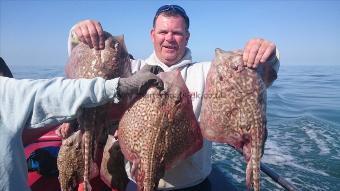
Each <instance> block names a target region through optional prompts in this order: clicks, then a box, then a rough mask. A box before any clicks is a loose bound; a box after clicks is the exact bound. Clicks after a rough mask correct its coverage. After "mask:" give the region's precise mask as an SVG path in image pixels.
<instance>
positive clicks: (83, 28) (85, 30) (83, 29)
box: [80, 26, 93, 48]
mask: <svg viewBox="0 0 340 191" xmlns="http://www.w3.org/2000/svg"><path fill="white" fill-rule="evenodd" d="M80 29H81V33H82V34H83V36H84V39H85V43H86V44H87V45H89V47H90V48H93V44H92V40H91V35H90V32H89V30H88V28H87V26H81V27H80Z"/></svg>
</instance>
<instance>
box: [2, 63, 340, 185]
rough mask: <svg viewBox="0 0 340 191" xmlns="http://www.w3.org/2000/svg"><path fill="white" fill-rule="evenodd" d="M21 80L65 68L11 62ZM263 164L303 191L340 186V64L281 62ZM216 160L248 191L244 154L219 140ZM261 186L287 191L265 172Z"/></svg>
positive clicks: (270, 101)
mask: <svg viewBox="0 0 340 191" xmlns="http://www.w3.org/2000/svg"><path fill="white" fill-rule="evenodd" d="M9 67H10V68H11V70H12V72H13V75H14V76H15V77H16V78H33V79H38V78H52V77H57V76H64V66H62V65H60V66H48V65H45V66H16V67H13V66H11V65H10V66H9ZM267 120H268V123H267V128H268V138H267V141H266V144H265V150H264V155H263V158H262V162H263V163H264V164H266V165H267V166H268V167H269V168H270V169H272V170H274V171H275V172H276V173H277V174H279V176H280V177H281V178H284V179H286V180H287V181H288V182H290V183H291V184H293V185H294V186H295V187H296V188H297V189H298V190H302V191H313V190H317V191H324V190H325V191H326V190H327V191H328V190H330V191H333V190H334V191H339V190H340V65H331V64H329V65H305V66H304V65H294V64H290V65H284V64H282V65H281V68H280V71H279V76H278V79H277V80H276V81H275V82H274V84H273V85H272V86H271V87H270V88H268V90H267ZM212 160H213V164H214V165H215V166H216V167H217V168H219V169H220V170H221V171H222V172H223V174H225V176H226V177H227V178H229V179H230V180H231V181H232V183H233V184H234V185H235V186H236V187H237V188H238V189H239V190H246V186H245V168H246V163H245V161H244V158H243V156H241V155H240V154H239V153H238V152H236V151H235V150H234V149H233V148H231V147H230V146H228V145H225V144H220V143H214V144H213V156H212ZM261 190H270V191H276V190H277V191H279V190H285V189H283V188H282V187H281V186H280V185H278V184H277V183H275V182H274V181H273V180H272V179H271V178H270V177H269V176H267V175H266V174H264V173H263V172H262V173H261Z"/></svg>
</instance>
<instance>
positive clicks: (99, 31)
mask: <svg viewBox="0 0 340 191" xmlns="http://www.w3.org/2000/svg"><path fill="white" fill-rule="evenodd" d="M94 26H95V28H96V31H97V35H98V41H99V42H98V46H99V49H101V50H102V49H104V48H105V34H104V30H103V27H102V25H101V24H100V22H95V25H94Z"/></svg>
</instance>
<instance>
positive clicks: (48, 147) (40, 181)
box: [25, 127, 237, 191]
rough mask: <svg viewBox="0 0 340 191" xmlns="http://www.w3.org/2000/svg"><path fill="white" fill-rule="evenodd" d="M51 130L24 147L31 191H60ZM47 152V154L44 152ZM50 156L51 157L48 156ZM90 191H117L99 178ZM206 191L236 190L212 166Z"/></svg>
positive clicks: (132, 190) (132, 186) (56, 148)
mask: <svg viewBox="0 0 340 191" xmlns="http://www.w3.org/2000/svg"><path fill="white" fill-rule="evenodd" d="M56 128H58V127H54V128H52V129H51V130H50V131H49V132H48V133H46V134H43V135H42V136H40V137H39V138H38V139H36V140H34V141H33V142H31V143H30V144H28V145H26V146H25V156H26V160H27V162H28V167H29V172H28V185H29V186H30V187H31V189H32V191H45V190H49V191H60V185H59V181H58V173H57V169H56V157H57V154H58V151H59V148H60V146H61V138H60V137H59V136H58V135H57V134H55V129H56ZM44 151H47V152H48V153H47V152H44ZM37 155H41V156H40V158H43V160H44V163H45V164H47V165H45V166H44V169H39V168H38V167H37V164H35V162H36V161H35V160H32V159H36V158H39V157H37ZM49 155H52V156H49ZM90 183H91V186H92V191H118V190H117V189H114V188H110V187H108V186H107V185H106V184H105V183H104V182H103V181H102V180H101V179H100V178H99V176H98V177H95V178H94V179H92V180H91V181H90ZM203 189H204V190H206V191H220V190H225V191H236V190H237V188H236V187H235V186H234V185H233V184H232V183H231V180H230V178H227V177H226V176H225V175H224V174H223V173H222V171H221V170H219V169H218V168H217V167H216V166H213V168H212V172H211V174H210V175H209V177H208V184H205V188H203ZM135 190H136V184H135V183H134V182H133V181H130V182H129V184H128V186H127V188H126V191H135ZM78 191H82V186H78Z"/></svg>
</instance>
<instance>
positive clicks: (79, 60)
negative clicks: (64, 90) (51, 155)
mask: <svg viewBox="0 0 340 191" xmlns="http://www.w3.org/2000/svg"><path fill="white" fill-rule="evenodd" d="M105 39H106V40H105V49H104V50H94V49H90V48H89V46H88V45H86V44H84V43H79V44H78V45H77V46H76V47H74V48H73V49H72V52H71V56H70V59H69V61H68V64H67V65H66V68H65V71H66V76H67V77H68V78H95V77H102V78H104V79H112V78H114V77H118V76H120V77H124V76H128V75H130V73H131V72H130V68H131V67H130V60H129V56H128V53H127V51H126V48H125V44H124V40H123V37H114V36H112V35H111V34H109V33H107V32H105ZM112 107H113V104H111V103H108V104H106V105H103V106H100V107H96V108H83V109H82V111H81V112H80V113H79V115H78V118H77V121H78V123H79V126H80V129H81V130H82V132H83V135H82V137H83V139H82V141H81V142H82V145H83V148H84V152H82V153H81V154H82V155H78V157H84V165H83V166H84V173H83V181H84V190H85V191H87V190H91V186H90V183H89V176H90V169H94V168H93V167H91V166H92V165H96V164H95V163H94V162H97V161H96V157H95V156H96V155H97V152H96V149H97V148H98V145H104V144H105V142H106V138H107V132H108V131H109V130H108V128H109V127H110V124H111V121H110V115H111V113H112V112H111V110H112ZM62 147H63V146H62ZM66 156H67V155H64V154H63V153H61V154H59V158H60V159H58V161H68V162H61V164H60V165H58V166H60V168H59V171H61V172H60V175H59V181H60V182H72V181H70V180H74V177H72V176H73V175H74V174H75V173H68V174H67V173H64V172H63V170H65V169H66V168H63V167H62V165H77V164H72V163H77V161H79V160H80V159H77V160H71V161H70V160H67V159H65V158H64V157H66ZM79 165H80V164H79ZM74 169H75V170H78V169H79V168H74ZM73 186H74V185H63V187H62V188H61V189H62V190H69V189H72V188H74V187H73Z"/></svg>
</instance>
